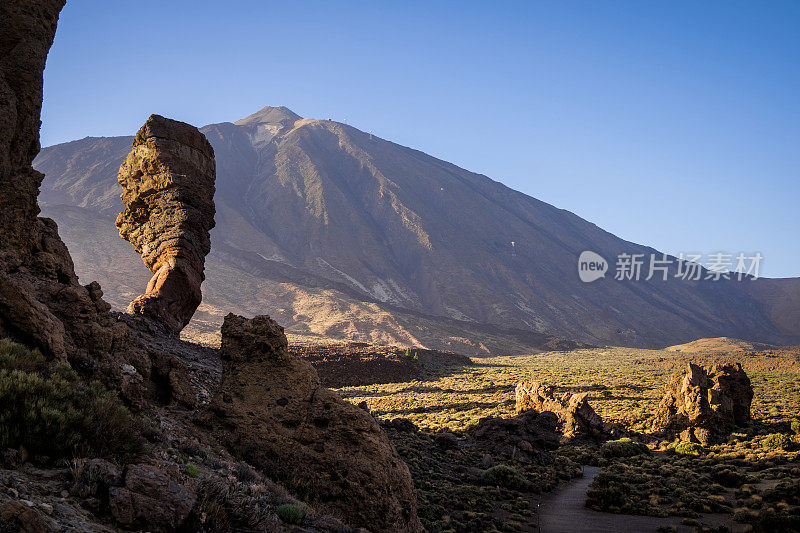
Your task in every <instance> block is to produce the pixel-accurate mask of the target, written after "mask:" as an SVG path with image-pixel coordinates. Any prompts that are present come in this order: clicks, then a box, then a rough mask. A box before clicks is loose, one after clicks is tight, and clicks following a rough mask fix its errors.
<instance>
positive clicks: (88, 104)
mask: <svg viewBox="0 0 800 533" xmlns="http://www.w3.org/2000/svg"><path fill="white" fill-rule="evenodd" d="M798 28H800V2H797V1H786V2H780V1H771V2H754V1H747V2H736V1H718V2H717V1H702V2H697V1H686V2H682V1H675V0H671V1H668V2H653V1H639V0H637V1H630V2H610V1H602V2H596V1H587V2H574V1H555V0H554V1H548V2H495V1H488V0H487V1H485V2H480V3H478V2H468V1H461V2H409V1H403V2H388V1H364V2H346V1H340V2H309V1H300V2H286V1H283V2H265V1H236V0H227V1H216V2H207V1H202V0H192V1H184V0H169V1H165V0H161V1H151V0H137V1H135V2H122V1H117V0H111V1H110V0H98V1H89V0H72V1H69V2H68V3H67V6H66V7H65V8H64V10H63V12H62V15H61V20H60V22H59V27H58V33H57V35H56V40H55V44H54V46H53V49H52V50H51V52H50V56H49V59H48V62H47V69H46V71H45V97H44V109H43V113H42V120H43V126H42V144H43V145H45V146H46V145H51V144H56V143H60V142H64V141H69V140H73V139H78V138H82V137H85V136H87V135H90V136H110V135H132V134H133V133H134V132H135V131H136V130H137V129H138V128H139V126H140V125H141V124H142V123H143V122H144V120H145V119H146V118H147V116H149V115H150V114H151V113H159V114H162V115H166V116H169V117H172V118H176V119H179V120H184V121H187V122H190V123H193V124H196V125H198V126H201V125H205V124H209V123H214V122H223V121H231V122H232V121H235V120H237V119H239V118H241V117H243V116H246V115H248V114H250V113H252V112H254V111H257V110H258V109H260V108H261V107H263V106H265V105H272V106H278V105H285V106H287V107H289V108H290V109H292V110H293V111H295V112H296V113H298V114H299V115H302V116H305V117H312V118H328V117H330V118H333V119H334V120H339V121H347V123H348V124H351V125H353V126H355V127H358V128H359V129H362V130H364V131H372V132H373V133H374V134H375V135H378V136H380V137H383V138H386V139H389V140H392V141H395V142H398V143H400V144H403V145H407V146H411V147H414V148H418V149H420V150H423V151H425V152H427V153H429V154H431V155H434V156H436V157H439V158H442V159H445V160H447V161H450V162H452V163H455V164H457V165H459V166H461V167H464V168H467V169H469V170H472V171H475V172H480V173H483V174H486V175H487V176H489V177H490V178H493V179H495V180H498V181H501V182H503V183H505V184H506V185H508V186H510V187H512V188H514V189H517V190H520V191H522V192H524V193H527V194H529V195H531V196H534V197H536V198H539V199H540V200H544V201H546V202H549V203H551V204H553V205H556V206H558V207H561V208H564V209H568V210H570V211H573V212H574V213H576V214H578V215H580V216H582V217H583V218H586V219H588V220H590V221H592V222H594V223H596V224H597V225H599V226H601V227H603V228H604V229H607V230H608V231H611V232H612V233H615V234H616V235H619V236H620V237H623V238H625V239H628V240H632V241H635V242H639V243H642V244H647V245H650V246H653V247H655V248H657V249H660V250H664V251H667V252H671V253H676V254H677V253H679V252H692V251H696V252H705V253H712V252H717V251H728V252H732V253H738V252H756V251H757V252H761V253H762V254H763V256H764V258H765V259H764V262H763V263H762V271H761V273H762V275H768V276H772V277H786V276H800V243H799V242H798V241H800V239H799V237H800V31H798Z"/></svg>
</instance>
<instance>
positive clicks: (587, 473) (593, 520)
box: [539, 466, 736, 533]
mask: <svg viewBox="0 0 800 533" xmlns="http://www.w3.org/2000/svg"><path fill="white" fill-rule="evenodd" d="M600 470H601V469H600V468H599V467H596V466H585V467H584V469H583V477H582V478H580V479H576V480H574V481H570V482H567V483H566V484H565V485H564V486H562V487H561V488H559V489H558V490H556V491H555V492H553V493H551V494H550V495H547V496H545V497H544V498H542V501H541V506H540V508H539V531H540V532H541V533H583V532H590V533H616V532H620V531H626V532H627V531H637V532H648V531H651V532H655V531H656V530H657V529H658V528H659V527H662V526H667V527H669V526H673V527H675V528H676V530H677V531H679V532H683V531H686V532H690V531H694V527H690V526H684V525H682V524H681V518H680V517H676V516H671V517H669V518H657V517H653V516H639V515H622V514H613V513H601V512H598V511H593V510H592V509H587V508H586V507H585V504H586V490H587V489H588V488H589V485H590V484H591V483H592V481H593V480H594V478H595V477H596V476H597V474H599V473H600ZM707 518H710V519H711V520H703V522H705V523H708V522H712V523H714V522H717V523H718V522H720V521H721V520H720V518H723V517H722V515H707ZM714 518H716V520H715V519H714ZM725 518H728V517H725ZM728 525H729V527H730V525H732V524H728ZM734 530H736V529H734Z"/></svg>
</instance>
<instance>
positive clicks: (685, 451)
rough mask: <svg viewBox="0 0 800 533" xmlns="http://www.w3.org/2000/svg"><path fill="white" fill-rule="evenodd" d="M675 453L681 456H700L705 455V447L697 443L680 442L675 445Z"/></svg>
mask: <svg viewBox="0 0 800 533" xmlns="http://www.w3.org/2000/svg"><path fill="white" fill-rule="evenodd" d="M675 453H679V454H681V455H700V454H702V453H703V447H702V446H700V445H699V444H697V443H696V442H679V443H678V444H676V445H675Z"/></svg>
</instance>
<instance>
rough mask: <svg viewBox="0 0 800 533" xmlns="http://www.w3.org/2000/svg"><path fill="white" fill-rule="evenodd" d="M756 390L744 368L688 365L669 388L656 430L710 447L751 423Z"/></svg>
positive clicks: (655, 425)
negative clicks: (719, 439)
mask: <svg viewBox="0 0 800 533" xmlns="http://www.w3.org/2000/svg"><path fill="white" fill-rule="evenodd" d="M752 401H753V387H752V386H751V385H750V378H748V377H747V374H746V373H745V371H744V370H743V369H742V365H741V364H738V363H737V364H736V365H730V364H728V365H714V366H710V367H706V366H699V365H695V364H692V363H689V364H688V365H687V367H686V370H685V371H684V372H683V373H681V374H677V375H675V376H674V377H673V378H672V379H671V380H670V382H669V383H668V384H667V387H666V393H665V394H664V397H663V398H662V399H661V403H660V404H659V406H658V410H657V411H656V414H655V420H654V421H653V429H654V430H656V431H664V432H667V433H669V434H671V435H672V436H676V435H677V436H679V437H680V438H681V439H682V440H687V441H693V442H700V443H701V444H709V443H711V442H713V441H714V440H715V439H717V438H719V437H720V436H723V435H725V434H727V433H730V432H731V430H733V428H734V427H735V426H740V425H744V424H747V422H748V421H749V420H750V403H751V402H752Z"/></svg>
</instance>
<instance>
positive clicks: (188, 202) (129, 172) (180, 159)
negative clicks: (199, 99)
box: [116, 115, 216, 333]
mask: <svg viewBox="0 0 800 533" xmlns="http://www.w3.org/2000/svg"><path fill="white" fill-rule="evenodd" d="M215 180H216V165H215V161H214V149H213V148H211V144H210V143H209V142H208V140H207V139H206V138H205V136H204V135H203V134H202V133H200V131H199V130H198V129H197V128H196V127H194V126H192V125H189V124H186V123H184V122H178V121H177V120H171V119H168V118H164V117H162V116H159V115H151V116H150V118H148V119H147V122H145V123H144V125H143V126H142V127H141V128H140V129H139V131H138V132H137V133H136V137H135V138H134V140H133V148H132V149H131V151H130V153H129V154H128V157H127V158H126V159H125V162H123V163H122V165H121V166H120V168H119V173H118V175H117V181H118V182H119V184H120V185H122V203H123V204H125V208H126V209H125V211H123V212H122V213H120V214H119V216H118V217H117V221H116V225H117V228H119V235H120V237H122V238H123V239H125V240H127V241H129V242H130V243H131V244H133V246H134V248H135V249H136V251H137V252H139V253H140V254H141V255H142V261H144V264H145V265H146V266H147V268H149V269H150V271H151V272H153V277H152V278H151V279H150V282H149V283H148V284H147V289H146V292H145V293H144V294H142V295H141V296H139V297H138V298H136V299H135V300H133V301H132V302H131V303H130V305H129V306H128V312H129V313H137V314H142V315H146V316H150V317H154V318H156V319H158V320H160V321H162V322H163V323H164V324H166V325H167V326H168V327H169V328H170V330H172V331H173V332H175V333H177V332H180V331H181V330H182V329H183V328H184V326H186V324H188V323H189V321H190V320H191V318H192V315H194V312H195V310H196V309H197V306H198V305H200V301H201V299H202V294H201V292H200V285H201V283H202V282H203V280H204V279H205V275H204V268H205V257H206V255H208V252H209V251H210V250H211V240H210V237H209V231H210V230H211V228H213V227H214V213H215V209H214V190H215V186H214V182H215Z"/></svg>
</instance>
